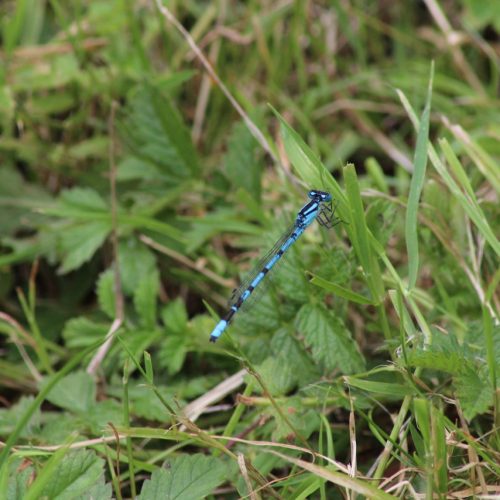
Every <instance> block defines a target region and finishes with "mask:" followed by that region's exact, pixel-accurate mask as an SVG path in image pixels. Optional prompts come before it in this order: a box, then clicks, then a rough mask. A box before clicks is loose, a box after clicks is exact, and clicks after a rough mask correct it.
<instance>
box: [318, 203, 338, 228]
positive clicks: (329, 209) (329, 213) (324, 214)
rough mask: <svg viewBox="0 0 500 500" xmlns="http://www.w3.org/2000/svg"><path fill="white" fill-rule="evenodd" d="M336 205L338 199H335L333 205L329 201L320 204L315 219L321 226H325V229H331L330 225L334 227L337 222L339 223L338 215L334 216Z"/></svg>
mask: <svg viewBox="0 0 500 500" xmlns="http://www.w3.org/2000/svg"><path fill="white" fill-rule="evenodd" d="M337 205H338V200H335V205H333V204H332V202H330V203H328V204H323V205H322V206H321V209H320V211H319V214H318V217H317V221H318V222H319V224H320V225H321V226H323V227H326V228H327V229H331V228H332V227H335V226H336V225H337V224H340V223H341V222H342V219H341V218H340V217H336V216H335V212H336V210H337Z"/></svg>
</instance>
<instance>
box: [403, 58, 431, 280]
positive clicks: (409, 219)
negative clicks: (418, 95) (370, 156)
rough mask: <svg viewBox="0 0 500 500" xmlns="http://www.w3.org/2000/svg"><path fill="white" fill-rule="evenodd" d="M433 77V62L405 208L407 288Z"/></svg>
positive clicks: (413, 266)
mask: <svg viewBox="0 0 500 500" xmlns="http://www.w3.org/2000/svg"><path fill="white" fill-rule="evenodd" d="M433 79H434V63H432V65H431V75H430V78H429V87H428V90H427V100H426V102H425V108H424V111H423V113H422V117H421V119H420V127H419V129H418V134H417V144H416V147H415V157H414V159H413V176H412V178H411V184H410V194H409V195H408V206H407V209H406V223H405V234H406V248H407V251H408V268H409V269H408V290H412V289H413V288H414V287H415V284H416V282H417V275H418V260H419V255H418V202H419V200H420V194H421V193H422V189H423V186H424V181H425V170H426V166H427V144H428V142H429V119H430V113H431V97H432V82H433Z"/></svg>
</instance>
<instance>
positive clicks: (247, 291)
mask: <svg viewBox="0 0 500 500" xmlns="http://www.w3.org/2000/svg"><path fill="white" fill-rule="evenodd" d="M307 195H308V197H309V199H310V201H308V202H307V203H306V204H305V205H304V206H303V207H302V208H301V209H300V210H299V213H298V214H297V217H296V218H295V222H294V223H293V224H292V226H291V227H290V228H289V229H288V230H287V231H286V232H285V233H284V234H283V236H282V237H281V238H280V239H279V240H278V241H277V242H276V243H275V244H274V246H273V248H272V249H271V250H270V251H269V252H268V253H267V254H266V256H265V257H264V258H263V259H262V260H261V262H260V265H259V266H257V267H256V268H255V269H254V270H253V271H252V272H251V273H249V274H248V276H247V277H246V278H245V279H244V280H243V282H242V284H241V285H240V286H239V288H237V289H236V290H234V292H233V295H232V296H231V299H230V300H229V305H230V309H229V311H228V313H227V314H226V315H225V316H224V317H223V318H222V319H221V320H220V321H219V322H218V323H217V325H215V328H214V329H213V331H212V333H211V334H210V342H215V341H216V340H217V339H218V338H219V337H220V336H221V335H222V334H223V333H224V331H225V330H226V328H227V327H228V326H229V324H230V323H231V321H232V320H233V319H234V316H235V315H236V313H237V312H238V311H239V310H240V309H241V307H242V306H243V304H244V303H245V301H247V300H248V299H249V297H250V296H251V295H252V293H253V292H254V290H255V289H256V288H257V287H258V286H259V285H260V283H261V282H262V281H263V280H264V278H265V277H266V275H268V273H269V272H270V271H271V270H272V269H273V267H274V266H275V265H276V264H277V263H278V261H279V260H280V259H281V257H283V255H284V254H285V253H286V251H287V250H288V249H289V248H290V247H291V246H292V245H293V244H294V243H295V242H296V241H297V240H298V239H299V237H300V236H301V234H302V233H303V232H304V231H305V230H306V229H307V228H308V227H309V226H310V225H311V224H312V223H313V222H314V221H315V220H317V221H318V222H319V223H320V225H322V226H324V227H326V228H331V227H333V226H334V225H336V224H337V223H338V222H340V219H339V218H338V217H335V207H332V195H331V194H330V193H326V192H325V191H317V190H312V191H309V193H308V194H307Z"/></svg>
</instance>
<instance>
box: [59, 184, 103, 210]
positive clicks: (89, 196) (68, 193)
mask: <svg viewBox="0 0 500 500" xmlns="http://www.w3.org/2000/svg"><path fill="white" fill-rule="evenodd" d="M58 204H59V206H60V207H68V208H78V209H83V210H94V211H98V212H102V211H107V210H108V206H107V205H106V202H105V201H104V200H103V199H102V197H101V195H100V194H99V193H98V192H97V191H95V190H94V189H91V188H81V187H77V188H73V189H66V190H64V191H62V192H61V194H60V196H59V199H58Z"/></svg>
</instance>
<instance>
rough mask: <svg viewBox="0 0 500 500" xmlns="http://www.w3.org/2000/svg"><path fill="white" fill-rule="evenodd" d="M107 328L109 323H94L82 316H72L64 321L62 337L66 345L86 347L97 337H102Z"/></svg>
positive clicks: (97, 338)
mask: <svg viewBox="0 0 500 500" xmlns="http://www.w3.org/2000/svg"><path fill="white" fill-rule="evenodd" d="M108 329H109V325H104V324H100V323H95V322H94V321H92V320H90V319H88V318H85V317H83V316H80V317H77V318H72V319H70V320H69V321H67V322H66V324H65V325H64V330H63V333H62V335H63V337H64V339H65V340H66V347H71V348H78V347H87V346H89V345H91V344H93V343H94V342H96V341H97V340H99V339H102V338H103V337H104V336H105V335H106V332H107V331H108Z"/></svg>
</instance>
